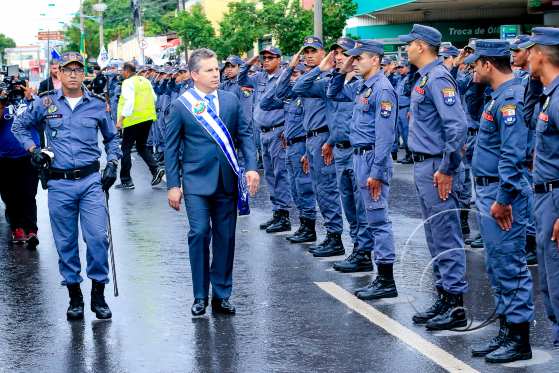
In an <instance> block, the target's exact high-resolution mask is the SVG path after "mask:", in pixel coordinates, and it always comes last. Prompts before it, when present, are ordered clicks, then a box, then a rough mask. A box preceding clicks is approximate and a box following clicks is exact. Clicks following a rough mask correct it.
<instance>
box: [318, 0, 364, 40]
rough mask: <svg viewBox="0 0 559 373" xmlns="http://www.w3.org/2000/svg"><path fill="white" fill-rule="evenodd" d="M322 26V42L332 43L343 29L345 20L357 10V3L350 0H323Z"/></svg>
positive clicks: (340, 34)
mask: <svg viewBox="0 0 559 373" xmlns="http://www.w3.org/2000/svg"><path fill="white" fill-rule="evenodd" d="M323 1H324V3H323V8H322V27H323V34H324V43H325V44H326V45H331V44H333V43H334V42H335V41H336V40H337V39H338V38H339V37H340V36H342V32H343V30H344V27H345V24H346V20H347V19H348V18H350V17H352V16H353V15H355V13H356V12H357V4H355V3H354V2H353V1H352V0H323Z"/></svg>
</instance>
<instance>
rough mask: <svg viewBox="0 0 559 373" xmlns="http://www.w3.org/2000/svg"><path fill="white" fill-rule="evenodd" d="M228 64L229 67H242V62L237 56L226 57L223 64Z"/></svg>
mask: <svg viewBox="0 0 559 373" xmlns="http://www.w3.org/2000/svg"><path fill="white" fill-rule="evenodd" d="M228 63H230V64H231V65H242V64H243V60H242V59H241V57H239V56H235V55H232V56H229V57H227V59H226V60H225V64H228Z"/></svg>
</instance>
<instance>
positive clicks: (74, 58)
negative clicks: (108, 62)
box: [60, 52, 85, 67]
mask: <svg viewBox="0 0 559 373" xmlns="http://www.w3.org/2000/svg"><path fill="white" fill-rule="evenodd" d="M72 62H76V63H79V64H80V65H82V66H85V64H84V62H83V56H82V55H81V54H79V53H78V52H64V53H62V56H60V67H64V66H66V65H68V64H69V63H72Z"/></svg>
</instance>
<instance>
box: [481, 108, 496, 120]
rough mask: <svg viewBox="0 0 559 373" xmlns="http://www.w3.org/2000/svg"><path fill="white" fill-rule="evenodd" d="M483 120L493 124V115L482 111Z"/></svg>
mask: <svg viewBox="0 0 559 373" xmlns="http://www.w3.org/2000/svg"><path fill="white" fill-rule="evenodd" d="M482 117H483V119H485V120H488V121H490V122H493V121H494V119H493V115H491V114H489V113H488V112H487V111H484V112H483V114H482Z"/></svg>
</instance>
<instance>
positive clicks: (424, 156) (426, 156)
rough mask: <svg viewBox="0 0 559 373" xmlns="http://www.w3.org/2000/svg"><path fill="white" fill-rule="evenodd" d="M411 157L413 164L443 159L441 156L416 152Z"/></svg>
mask: <svg viewBox="0 0 559 373" xmlns="http://www.w3.org/2000/svg"><path fill="white" fill-rule="evenodd" d="M411 156H412V159H413V161H414V162H423V161H425V160H427V159H431V158H442V157H443V155H442V154H427V153H416V152H413V153H411Z"/></svg>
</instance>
